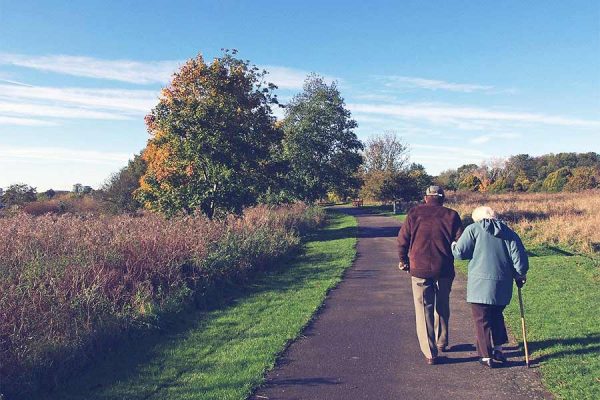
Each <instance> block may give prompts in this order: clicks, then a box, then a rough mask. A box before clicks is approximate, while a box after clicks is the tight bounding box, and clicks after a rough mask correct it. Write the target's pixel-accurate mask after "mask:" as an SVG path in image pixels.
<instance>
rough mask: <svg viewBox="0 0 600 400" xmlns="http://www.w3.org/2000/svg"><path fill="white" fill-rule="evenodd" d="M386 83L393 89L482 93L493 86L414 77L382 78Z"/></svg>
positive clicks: (393, 76)
mask: <svg viewBox="0 0 600 400" xmlns="http://www.w3.org/2000/svg"><path fill="white" fill-rule="evenodd" d="M382 79H384V80H385V81H386V83H385V86H387V87H393V88H418V89H428V90H448V91H451V92H463V93H471V92H481V91H485V92H487V91H491V90H493V89H494V87H493V86H489V85H479V84H473V83H454V82H447V81H441V80H436V79H425V78H418V77H412V76H395V75H392V76H386V77H382Z"/></svg>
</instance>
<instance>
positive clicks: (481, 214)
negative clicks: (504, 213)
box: [471, 206, 496, 222]
mask: <svg viewBox="0 0 600 400" xmlns="http://www.w3.org/2000/svg"><path fill="white" fill-rule="evenodd" d="M471 217H472V218H473V221H475V222H478V221H481V220H482V219H496V212H495V211H494V210H492V209H491V208H490V207H488V206H480V207H477V208H476V209H474V210H473V214H471Z"/></svg>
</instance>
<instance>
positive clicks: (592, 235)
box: [448, 190, 600, 254]
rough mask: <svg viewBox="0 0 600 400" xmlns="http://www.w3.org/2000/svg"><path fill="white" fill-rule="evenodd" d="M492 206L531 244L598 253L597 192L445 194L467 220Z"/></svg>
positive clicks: (599, 195)
mask: <svg viewBox="0 0 600 400" xmlns="http://www.w3.org/2000/svg"><path fill="white" fill-rule="evenodd" d="M480 205H487V206H490V207H492V208H493V209H494V210H495V211H496V212H497V213H498V214H500V217H501V218H502V219H503V220H505V221H507V222H508V223H509V225H510V226H511V227H512V228H513V229H515V230H516V231H517V232H518V233H519V235H521V236H522V237H523V238H524V239H525V240H526V241H527V242H528V243H530V244H534V245H535V244H540V245H541V244H545V245H552V246H555V245H561V246H565V247H568V248H570V249H572V250H575V251H578V252H584V253H588V254H590V253H598V252H599V251H600V229H599V227H600V191H599V190H590V191H584V192H579V193H522V194H521V193H507V194H487V195H486V194H480V193H468V192H457V193H449V194H448V206H449V207H451V208H453V209H455V210H457V211H458V213H459V214H460V216H461V218H463V220H466V221H469V220H470V216H471V212H472V211H473V209H474V208H475V207H477V206H480Z"/></svg>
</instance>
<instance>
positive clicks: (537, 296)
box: [457, 248, 600, 400]
mask: <svg viewBox="0 0 600 400" xmlns="http://www.w3.org/2000/svg"><path fill="white" fill-rule="evenodd" d="M531 253H532V257H530V263H531V269H530V272H529V274H528V282H527V284H526V285H525V287H524V288H523V301H524V303H525V319H526V323H527V339H528V345H529V351H530V353H531V356H532V361H533V363H534V364H538V363H539V366H540V368H541V372H542V377H543V381H544V384H545V386H546V387H547V388H548V389H549V390H550V391H551V392H552V393H554V394H555V395H557V397H559V398H564V399H578V400H579V399H599V398H600V356H599V354H600V314H599V313H598V310H600V298H599V297H598V294H599V293H600V261H599V260H598V259H594V258H590V257H586V256H579V255H572V256H570V255H569V254H568V253H565V252H563V251H560V250H558V249H554V248H540V249H533V251H531ZM457 266H458V267H459V269H460V270H461V271H462V272H463V273H464V272H466V263H465V262H461V263H457ZM505 316H506V320H507V324H508V326H509V328H510V329H511V331H512V332H513V333H514V334H515V337H516V338H517V340H521V322H520V313H519V301H518V298H517V291H516V290H515V293H514V296H513V300H512V302H511V304H510V305H509V306H508V308H507V309H506V312H505Z"/></svg>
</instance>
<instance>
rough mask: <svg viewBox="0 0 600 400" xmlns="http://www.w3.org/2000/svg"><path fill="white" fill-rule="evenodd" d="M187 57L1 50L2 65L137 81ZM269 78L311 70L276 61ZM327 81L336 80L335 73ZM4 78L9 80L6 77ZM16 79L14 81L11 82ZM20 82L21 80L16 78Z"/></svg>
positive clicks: (161, 74) (289, 85)
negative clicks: (115, 56)
mask: <svg viewBox="0 0 600 400" xmlns="http://www.w3.org/2000/svg"><path fill="white" fill-rule="evenodd" d="M184 62H185V60H161V61H136V60H124V59H117V60H106V59H99V58H94V57H87V56H72V55H44V56H32V55H25V54H14V53H0V65H13V66H18V67H23V68H30V69H35V70H38V71H45V72H53V73H57V74H63V75H71V76H79V77H85V78H95V79H104V80H114V81H121V82H127V83H134V84H166V83H168V82H169V81H170V79H171V77H172V75H173V73H174V72H176V71H177V69H178V68H179V67H180V66H181V65H183V63H184ZM260 67H261V68H264V69H266V70H267V71H268V72H269V75H268V77H267V79H268V80H269V81H270V82H273V83H274V84H276V85H277V86H278V87H279V88H281V89H300V88H302V85H303V84H304V80H305V79H306V76H307V75H308V74H309V71H305V70H301V69H296V68H289V67H283V66H277V65H264V66H260ZM324 78H325V79H326V80H328V81H333V80H337V81H339V80H340V79H337V78H335V77H332V76H325V77H324ZM4 81H5V82H6V81H7V80H4ZM10 83H13V82H10ZM14 83H18V82H14Z"/></svg>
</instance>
